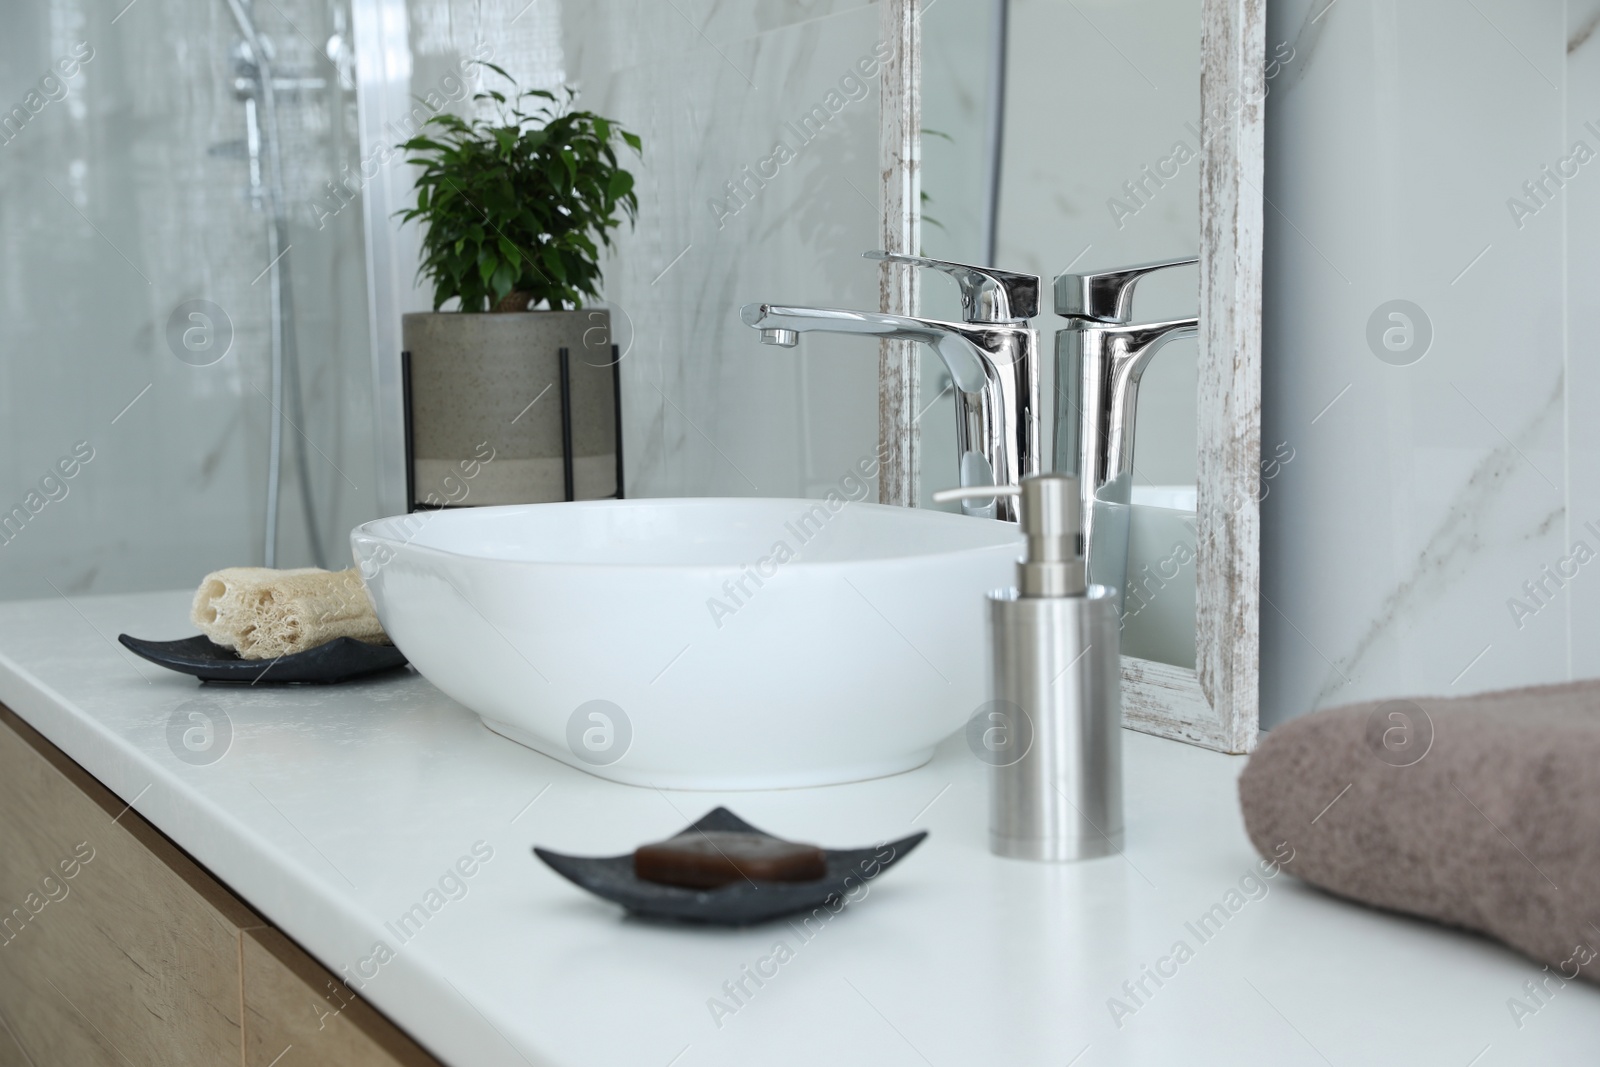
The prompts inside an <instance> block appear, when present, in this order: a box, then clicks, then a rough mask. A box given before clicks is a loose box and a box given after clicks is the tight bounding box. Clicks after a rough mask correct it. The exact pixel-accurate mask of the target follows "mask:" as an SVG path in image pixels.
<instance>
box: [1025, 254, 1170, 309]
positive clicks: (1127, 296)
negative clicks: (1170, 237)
mask: <svg viewBox="0 0 1600 1067" xmlns="http://www.w3.org/2000/svg"><path fill="white" fill-rule="evenodd" d="M1199 262H1200V260H1199V259H1198V258H1196V257H1194V256H1190V257H1189V258H1188V259H1163V260H1157V261H1156V262H1154V263H1141V264H1139V265H1137V266H1133V267H1119V268H1117V269H1116V270H1108V271H1100V272H1099V273H1096V274H1063V275H1061V276H1060V277H1058V278H1056V284H1055V290H1056V294H1055V295H1056V314H1057V315H1064V316H1066V317H1067V318H1074V319H1093V320H1094V321H1096V322H1104V323H1113V324H1116V325H1127V324H1128V323H1131V322H1132V321H1133V287H1134V286H1135V285H1136V284H1138V282H1139V279H1141V278H1143V277H1145V276H1146V275H1148V274H1154V273H1155V272H1156V271H1158V270H1167V269H1168V268H1170V267H1192V266H1194V265H1195V264H1196V263H1199Z"/></svg>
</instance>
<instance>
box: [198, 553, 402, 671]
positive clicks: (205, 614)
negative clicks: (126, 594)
mask: <svg viewBox="0 0 1600 1067" xmlns="http://www.w3.org/2000/svg"><path fill="white" fill-rule="evenodd" d="M190 617H191V618H192V619H193V620H194V624H195V625H196V626H198V627H200V631H201V633H203V634H205V635H206V636H207V637H209V638H210V639H211V640H213V641H215V642H216V643H217V644H219V645H225V646H226V647H228V648H231V649H233V650H234V651H236V652H238V653H239V655H240V656H242V657H243V658H244V659H272V658H274V657H276V656H283V655H287V654H289V653H291V652H304V651H305V650H306V649H308V648H315V647H316V646H318V645H321V644H325V643H327V642H329V641H332V640H334V639H335V638H339V637H354V638H356V639H357V640H360V641H370V642H376V643H381V644H389V643H390V642H389V637H388V635H387V634H385V633H384V632H383V626H382V625H381V624H380V623H379V622H378V616H377V614H376V613H375V612H374V611H373V610H372V601H371V600H370V599H369V598H368V597H367V590H366V587H365V586H363V585H362V584H361V576H360V575H359V574H358V573H356V569H355V568H354V567H352V568H350V569H349V570H344V571H337V572H335V571H324V570H319V569H317V568H316V567H301V568H297V569H292V570H271V569H269V568H267V567H228V568H225V569H223V570H220V571H212V572H211V573H210V574H208V575H206V577H205V581H203V582H201V583H200V589H199V591H198V592H196V593H195V595H194V609H193V611H192V612H191V613H190Z"/></svg>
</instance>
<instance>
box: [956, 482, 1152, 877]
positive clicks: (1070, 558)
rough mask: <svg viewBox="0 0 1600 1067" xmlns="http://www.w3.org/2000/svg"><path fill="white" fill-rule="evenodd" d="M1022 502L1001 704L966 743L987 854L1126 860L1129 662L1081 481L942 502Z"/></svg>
mask: <svg viewBox="0 0 1600 1067" xmlns="http://www.w3.org/2000/svg"><path fill="white" fill-rule="evenodd" d="M981 493H999V494H1004V495H1008V496H1010V495H1018V496H1020V497H1021V501H1020V503H1021V510H1020V521H1021V525H1022V531H1023V533H1024V534H1026V535H1027V539H1028V544H1027V555H1026V556H1025V557H1024V558H1023V559H1022V560H1021V562H1020V563H1019V564H1018V566H1017V571H1018V577H1017V587H1016V588H1014V589H1005V590H1001V591H999V592H997V593H994V594H992V595H991V596H990V598H989V619H990V630H991V636H992V644H993V649H992V655H991V659H990V666H991V683H990V686H991V688H990V691H991V694H992V696H993V699H992V700H991V701H990V703H988V704H986V705H985V706H984V707H983V708H981V709H979V713H978V714H977V715H975V716H974V717H973V720H972V722H971V723H970V724H969V727H968V742H969V744H970V745H971V746H972V748H973V751H974V752H976V753H978V755H979V758H980V759H983V760H984V762H986V763H988V764H989V765H990V771H989V849H990V851H992V852H994V853H995V854H996V855H999V856H1010V857H1014V858H1017V859H1031V860H1047V861H1055V862H1062V861H1069V860H1086V859H1094V858H1096V857H1099V856H1109V855H1112V854H1114V853H1117V852H1120V851H1121V850H1122V835H1123V829H1122V697H1121V692H1122V687H1121V678H1122V656H1121V647H1120V646H1121V634H1120V628H1119V626H1118V622H1117V612H1116V608H1115V599H1114V597H1113V594H1112V590H1111V589H1109V588H1107V587H1105V586H1089V585H1086V583H1085V579H1084V561H1083V554H1082V547H1081V546H1082V531H1083V523H1082V514H1081V507H1082V505H1081V503H1080V500H1081V498H1080V495H1079V492H1078V479H1077V478H1076V477H1074V476H1072V475H1069V474H1040V475H1035V476H1033V477H1030V478H1024V479H1023V480H1022V484H1021V486H1020V487H1017V486H998V487H991V488H987V489H980V488H976V487H973V488H966V489H958V490H952V491H950V492H948V493H938V494H935V499H936V500H948V499H958V498H961V497H974V496H977V495H979V494H981Z"/></svg>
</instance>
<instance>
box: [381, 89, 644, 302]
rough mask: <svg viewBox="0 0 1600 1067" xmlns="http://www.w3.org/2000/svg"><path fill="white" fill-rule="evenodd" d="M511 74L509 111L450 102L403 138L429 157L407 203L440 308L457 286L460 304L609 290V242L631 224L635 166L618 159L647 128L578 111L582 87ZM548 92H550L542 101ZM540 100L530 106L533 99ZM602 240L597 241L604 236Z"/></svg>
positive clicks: (571, 298) (636, 147)
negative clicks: (604, 267) (544, 84)
mask: <svg viewBox="0 0 1600 1067" xmlns="http://www.w3.org/2000/svg"><path fill="white" fill-rule="evenodd" d="M482 65H483V66H484V67H487V68H488V69H489V70H492V71H494V72H495V73H496V74H499V75H500V76H501V77H503V78H505V79H506V80H507V81H508V82H510V83H511V86H512V89H511V95H510V96H509V97H508V96H507V95H506V94H505V93H501V92H496V91H488V92H481V93H477V94H476V95H474V97H473V99H474V100H493V101H495V103H496V104H498V105H499V114H498V115H497V116H496V117H495V118H494V119H493V120H488V119H483V118H474V119H472V120H471V121H468V120H465V119H462V118H460V117H459V116H457V115H451V114H448V113H446V112H440V113H439V114H437V115H434V116H433V117H432V118H430V119H428V120H427V122H425V123H424V124H423V125H424V127H430V126H431V127H433V129H431V130H429V129H424V130H423V132H422V133H420V134H418V135H417V136H416V137H413V138H411V139H410V140H408V141H405V142H403V143H402V144H400V145H398V146H397V147H398V148H400V149H401V150H402V151H405V152H408V153H412V155H411V156H409V157H408V161H409V162H411V163H414V164H416V165H417V166H420V167H422V168H423V169H422V174H421V176H420V177H418V179H417V206H416V207H413V208H407V209H405V210H403V211H400V212H397V213H396V214H398V215H400V216H401V218H403V219H404V220H405V221H407V222H409V221H411V220H413V219H421V220H422V226H423V238H422V249H423V259H422V265H421V266H420V267H418V268H417V273H418V275H419V276H425V277H428V278H431V279H432V281H433V309H434V310H435V311H438V310H439V308H441V307H442V306H444V304H445V302H446V301H448V300H449V299H450V298H451V297H459V298H460V300H461V310H462V311H483V310H484V309H485V308H488V309H490V310H493V311H522V310H526V309H527V308H528V306H529V305H530V304H536V303H542V304H544V305H546V306H547V307H549V308H550V309H551V310H561V309H563V308H578V307H582V306H583V298H585V297H588V298H590V299H599V296H600V291H599V286H600V282H601V272H600V263H599V259H600V247H599V246H601V245H604V246H605V247H607V248H609V247H610V246H611V231H612V230H614V229H616V228H617V227H618V226H620V225H621V224H622V220H621V218H619V211H620V213H622V214H626V215H627V217H628V222H629V224H630V225H632V224H633V223H634V222H636V221H637V219H638V212H639V200H638V197H637V196H635V194H634V191H633V175H632V174H630V173H629V172H628V171H626V170H624V169H623V168H622V166H621V165H620V164H619V163H618V162H617V156H616V152H615V151H614V150H613V147H612V146H613V144H614V143H615V142H617V141H620V142H622V143H623V144H625V145H627V146H628V147H629V148H631V149H633V151H634V154H635V155H638V156H639V157H640V158H643V149H642V146H641V142H640V140H639V138H638V136H637V135H635V134H632V133H629V132H628V131H627V130H625V129H623V128H622V127H621V126H619V125H618V124H617V123H615V122H613V121H611V120H610V119H607V118H603V117H601V116H599V115H596V114H594V113H593V112H591V111H576V110H573V109H572V102H573V100H574V99H575V98H576V96H577V94H576V92H575V91H574V90H573V89H571V88H567V89H565V90H564V95H563V96H562V97H560V98H558V97H557V96H556V95H555V94H554V93H550V92H546V91H544V90H542V89H522V88H520V87H519V86H518V85H517V83H516V79H514V78H512V77H511V75H509V74H507V73H506V72H505V71H504V70H502V69H501V68H500V67H497V66H495V65H494V64H493V63H484V64H482ZM541 101H542V103H541ZM525 107H526V108H531V109H532V110H524V108H525ZM597 242H598V244H597Z"/></svg>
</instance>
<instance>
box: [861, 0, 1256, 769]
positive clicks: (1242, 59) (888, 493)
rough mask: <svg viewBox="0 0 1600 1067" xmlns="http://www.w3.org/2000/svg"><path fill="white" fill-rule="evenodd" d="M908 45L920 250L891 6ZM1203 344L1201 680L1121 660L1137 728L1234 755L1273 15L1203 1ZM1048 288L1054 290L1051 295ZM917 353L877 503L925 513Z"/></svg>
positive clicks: (910, 202) (897, 118) (1246, 740)
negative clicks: (920, 494)
mask: <svg viewBox="0 0 1600 1067" xmlns="http://www.w3.org/2000/svg"><path fill="white" fill-rule="evenodd" d="M882 19H883V34H884V39H885V40H887V41H893V42H894V43H895V44H896V48H895V55H894V59H893V60H891V61H890V63H889V64H888V65H887V66H886V68H885V70H884V72H883V80H882V83H881V87H880V91H881V103H882V111H881V116H882V117H881V119H880V133H881V135H882V140H881V149H880V162H881V169H882V188H881V192H882V197H883V208H884V211H883V234H882V236H883V247H884V248H886V249H889V250H891V251H902V250H903V251H910V250H913V249H915V248H917V247H918V243H919V242H918V240H917V236H918V227H919V224H920V219H919V214H918V206H919V205H918V190H919V188H920V182H921V175H920V169H921V168H920V146H919V135H918V131H919V130H920V128H921V125H922V123H921V28H920V20H919V19H918V17H917V7H916V3H915V0H884V2H883V4H882ZM1200 57H1201V58H1200V114H1201V124H1200V125H1201V149H1200V344H1199V350H1200V355H1199V360H1200V365H1199V389H1198V394H1197V397H1196V404H1197V409H1198V420H1197V421H1198V427H1199V439H1200V440H1199V454H1198V462H1197V468H1196V472H1197V473H1196V481H1197V484H1198V489H1199V504H1198V508H1197V514H1196V521H1197V526H1196V554H1197V557H1198V560H1197V563H1196V566H1195V585H1196V590H1195V591H1196V597H1195V616H1196V617H1195V631H1196V633H1195V636H1196V641H1195V646H1196V652H1195V661H1196V667H1195V669H1193V670H1190V669H1188V668H1183V667H1174V666H1170V665H1168V664H1165V663H1155V662H1151V661H1149V660H1141V659H1136V658H1134V657H1132V656H1124V657H1123V661H1122V708H1123V723H1124V725H1125V726H1127V727H1129V728H1131V729H1135V730H1140V731H1143V732H1145V733H1151V734H1156V735H1158V736H1161V737H1170V738H1173V739H1175V740H1179V741H1187V742H1189V743H1191V744H1195V745H1200V746H1202V747H1205V748H1211V749H1216V750H1218V751H1222V752H1249V751H1251V750H1252V749H1254V748H1255V745H1256V739H1257V736H1258V732H1259V718H1260V716H1259V705H1258V693H1259V684H1258V679H1259V671H1260V647H1261V642H1260V578H1261V507H1260V479H1261V467H1260V463H1261V251H1262V204H1263V196H1262V191H1261V190H1262V184H1261V183H1262V165H1263V143H1264V136H1263V135H1264V131H1265V126H1266V90H1267V84H1266V76H1265V71H1264V69H1263V68H1264V65H1265V61H1266V3H1265V0H1202V4H1201V31H1200ZM1047 280H1048V279H1047ZM880 298H881V305H880V306H881V307H882V309H883V310H884V311H890V312H896V313H902V314H915V310H916V281H915V278H914V277H913V276H912V271H911V269H910V268H903V267H901V268H896V267H890V266H888V265H885V266H884V273H883V274H882V276H881V281H880ZM917 359H918V353H917V351H916V346H915V345H914V344H908V343H901V342H885V343H884V344H883V346H882V349H881V352H880V355H879V373H878V445H879V453H880V456H881V458H882V464H881V467H880V474H879V483H878V494H879V499H880V500H881V501H882V502H883V503H886V504H899V505H902V506H906V507H912V506H915V503H916V486H917V470H918V460H919V456H918V448H917V433H916V423H915V420H916V413H917V408H918V364H917Z"/></svg>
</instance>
